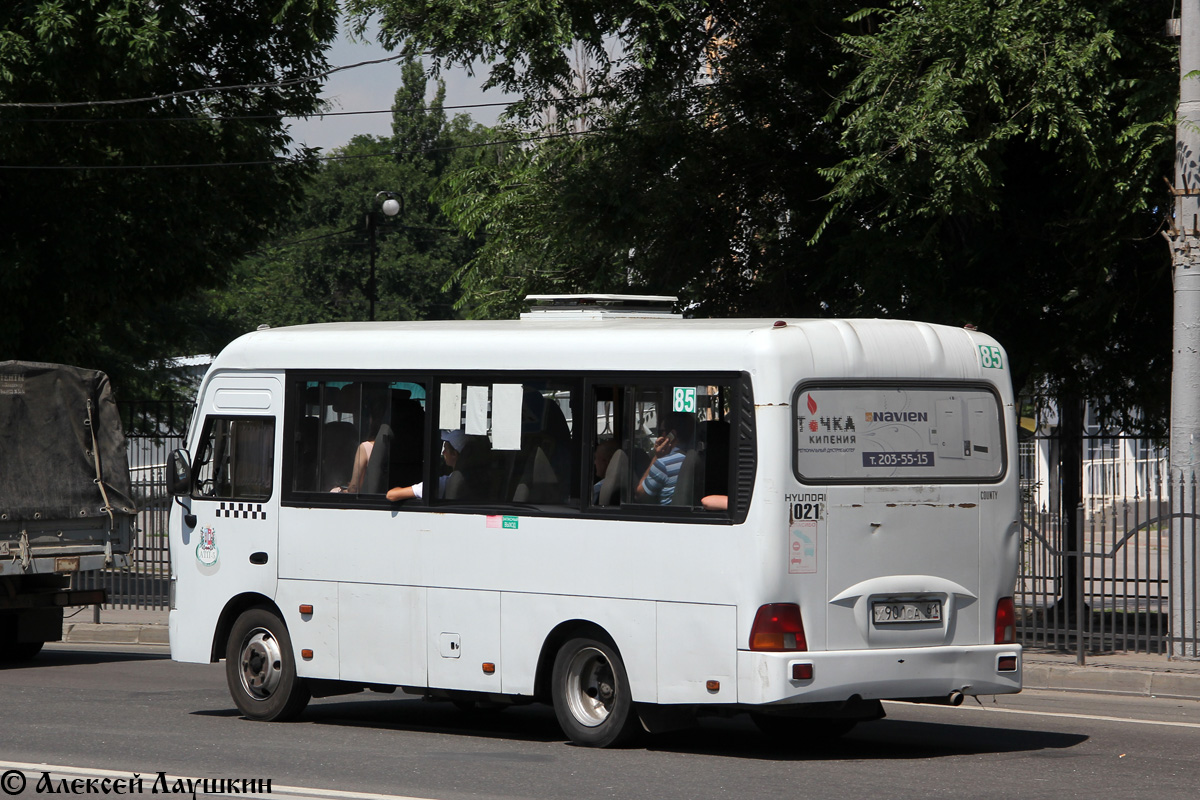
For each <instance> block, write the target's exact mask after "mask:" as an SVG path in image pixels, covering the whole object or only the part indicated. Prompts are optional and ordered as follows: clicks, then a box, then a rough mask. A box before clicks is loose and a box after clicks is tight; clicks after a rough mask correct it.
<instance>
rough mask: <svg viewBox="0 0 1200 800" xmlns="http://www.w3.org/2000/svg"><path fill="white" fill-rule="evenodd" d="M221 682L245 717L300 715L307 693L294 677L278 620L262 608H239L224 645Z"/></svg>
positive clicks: (286, 638)
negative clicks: (244, 609)
mask: <svg viewBox="0 0 1200 800" xmlns="http://www.w3.org/2000/svg"><path fill="white" fill-rule="evenodd" d="M225 680H226V682H227V683H228V684H229V693H230V694H231V695H233V702H234V703H236V704H237V707H238V710H239V711H241V712H242V713H243V714H244V715H246V716H247V717H249V718H250V719H256V720H264V721H279V722H282V721H286V720H290V719H295V718H296V717H298V716H300V712H302V711H304V708H305V706H307V705H308V700H309V697H310V695H309V692H308V687H307V686H305V684H304V681H303V679H301V678H299V677H297V676H296V657H295V654H294V653H293V652H292V640H291V637H290V636H289V635H288V630H287V626H285V625H284V624H283V620H281V619H280V618H279V617H277V616H276V615H275V614H274V613H272V612H270V611H268V610H267V609H265V608H251V609H248V610H247V611H244V612H242V615H241V616H240V617H238V618H237V622H235V623H234V624H233V630H231V631H230V633H229V641H228V643H227V645H226V648H225Z"/></svg>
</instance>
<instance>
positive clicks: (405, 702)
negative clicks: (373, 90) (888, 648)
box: [192, 695, 1088, 761]
mask: <svg viewBox="0 0 1200 800" xmlns="http://www.w3.org/2000/svg"><path fill="white" fill-rule="evenodd" d="M192 713H194V714H197V715H204V716H237V711H235V710H234V709H233V708H232V707H231V708H228V709H213V710H208V711H194V712H192ZM247 724H249V723H247ZM293 724H300V725H304V724H308V725H318V726H331V727H332V726H336V727H353V728H374V729H379V730H394V731H406V732H418V733H431V734H448V735H452V736H469V737H478V738H486V739H511V740H514V741H523V742H541V743H551V742H563V743H564V745H566V746H570V745H569V744H568V743H566V742H565V741H564V740H563V734H562V732H561V731H560V730H559V727H558V721H557V720H556V719H555V717H554V712H553V710H551V709H550V708H549V707H548V706H544V705H531V706H516V707H511V708H508V709H504V710H498V709H496V710H480V709H476V710H471V711H464V710H461V709H459V708H456V707H454V706H453V705H451V704H450V703H446V702H428V701H424V700H421V699H419V698H415V697H404V698H397V699H390V698H389V699H379V698H378V696H375V697H372V696H370V695H357V696H354V697H352V698H336V699H328V700H321V701H314V702H313V703H312V704H311V705H309V707H308V709H307V710H306V711H305V712H304V714H303V715H302V716H301V718H300V719H299V720H298V721H297V722H296V723H293ZM1087 740H1088V737H1087V736H1084V735H1080V734H1071V733H1055V732H1050V731H1039V730H1030V729H1019V728H1003V727H989V726H986V725H970V724H959V725H953V724H946V723H933V722H914V721H907V720H893V719H883V720H879V721H876V722H866V723H862V724H860V725H859V726H858V727H856V728H855V729H854V731H853V732H851V733H850V734H848V735H847V736H845V737H843V738H840V739H827V740H822V741H818V742H815V743H814V742H812V741H800V740H780V739H779V738H772V737H770V736H767V735H766V734H764V733H762V732H761V731H759V730H758V728H757V727H755V726H754V724H753V723H751V722H750V720H749V718H748V717H746V716H745V715H741V716H735V717H731V718H727V719H725V718H705V719H701V720H700V721H699V724H698V726H697V727H695V728H692V729H688V730H684V731H676V732H672V733H661V734H654V735H649V734H646V735H643V736H642V737H641V738H640V739H639V740H638V741H637V743H636V744H635V745H634V747H635V748H643V749H645V750H648V751H653V752H668V753H671V752H674V753H681V754H694V755H713V756H724V757H727V758H745V759H763V760H769V761H809V760H820V761H838V760H864V759H867V760H884V759H929V758H945V757H953V756H963V755H983V754H996V753H1024V752H1035V751H1041V750H1061V749H1065V748H1070V747H1075V746H1077V745H1079V744H1082V743H1083V742H1086V741H1087Z"/></svg>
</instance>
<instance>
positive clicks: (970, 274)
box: [825, 0, 1178, 433]
mask: <svg viewBox="0 0 1200 800" xmlns="http://www.w3.org/2000/svg"><path fill="white" fill-rule="evenodd" d="M1169 11H1170V3H1168V2H1161V3H1144V2H1134V1H1133V0H1106V1H1105V2H1095V0H1088V1H1087V2H1084V1H1083V0H988V2H983V0H936V1H935V2H929V3H921V4H912V3H906V2H896V3H893V4H892V5H891V6H889V7H888V8H886V9H879V10H871V11H866V12H863V13H862V14H860V15H859V16H860V18H861V19H863V20H864V21H866V22H868V23H870V25H869V27H870V29H869V31H868V32H867V33H864V34H861V35H845V36H843V37H842V38H841V43H842V45H843V46H844V47H845V48H846V51H847V53H848V55H849V56H850V59H849V61H848V63H847V64H846V66H845V67H844V73H845V74H846V75H848V76H850V77H851V80H850V82H849V84H848V85H847V87H846V89H845V90H844V91H843V93H842V94H841V95H840V96H839V97H838V98H837V101H836V103H835V105H834V111H835V118H836V120H837V121H838V123H839V124H840V126H841V127H842V130H843V138H842V144H843V145H844V147H845V148H846V152H847V157H846V158H845V159H844V160H843V161H842V162H841V163H840V164H838V165H837V166H835V167H833V168H831V169H826V170H825V174H826V175H827V176H829V177H830V178H831V179H832V180H833V181H834V184H833V192H832V196H833V200H834V205H833V210H832V212H831V213H832V216H833V218H835V219H846V218H850V219H854V220H857V221H859V222H860V223H861V227H862V230H861V232H860V233H858V234H857V236H856V238H857V239H858V240H859V241H862V240H867V239H869V241H870V245H871V246H873V245H874V244H875V243H880V242H881V243H882V248H881V249H882V250H883V252H884V253H885V254H886V258H887V261H888V265H887V268H883V265H882V264H881V263H880V262H879V261H878V260H877V259H872V260H873V261H874V262H875V264H877V265H878V266H873V268H871V269H866V270H863V272H862V275H861V278H860V282H861V285H862V289H863V292H864V294H866V295H869V296H871V297H873V298H875V299H876V301H877V302H879V303H881V304H882V305H884V306H886V307H887V308H888V309H889V310H890V311H893V312H895V313H899V314H904V315H908V316H913V317H919V318H925V319H931V320H937V321H943V322H949V323H952V324H963V323H974V324H977V325H978V326H979V327H980V328H982V329H984V330H987V331H988V332H990V333H993V334H994V335H996V336H997V338H999V339H1000V341H1001V342H1003V343H1004V344H1005V345H1006V346H1007V347H1008V350H1009V352H1010V355H1011V357H1012V360H1013V366H1014V374H1015V375H1016V376H1017V377H1018V382H1019V384H1020V383H1023V382H1025V381H1026V380H1028V381H1032V382H1037V383H1038V384H1039V385H1043V386H1045V388H1048V389H1050V390H1051V391H1053V392H1054V393H1055V394H1057V395H1059V396H1060V397H1075V398H1079V397H1093V398H1096V399H1098V400H1099V401H1101V402H1102V403H1103V404H1104V405H1106V406H1107V408H1109V409H1111V410H1114V411H1118V412H1120V411H1127V410H1130V409H1141V410H1144V411H1146V412H1148V421H1147V425H1148V426H1149V428H1148V429H1149V430H1150V432H1153V433H1161V430H1162V423H1163V422H1164V421H1165V416H1166V415H1165V413H1164V412H1165V408H1166V397H1167V392H1168V390H1169V379H1170V351H1171V344H1170V337H1171V334H1170V325H1171V320H1170V302H1169V300H1170V296H1171V285H1170V258H1169V254H1168V250H1167V248H1166V247H1165V246H1164V245H1163V244H1162V242H1161V241H1160V239H1159V237H1158V236H1157V235H1156V233H1157V231H1158V229H1159V228H1160V226H1161V225H1162V222H1163V220H1164V215H1165V213H1166V212H1167V211H1168V209H1169V203H1168V201H1167V194H1166V192H1165V191H1164V186H1165V184H1164V182H1163V179H1164V178H1167V177H1168V176H1169V175H1171V174H1172V167H1171V159H1172V141H1173V131H1174V106H1175V101H1176V98H1177V93H1178V89H1177V86H1178V84H1177V77H1176V76H1177V75H1178V68H1177V66H1176V61H1175V59H1176V44H1175V42H1174V41H1173V40H1169V39H1167V38H1165V37H1164V36H1163V35H1162V28H1163V20H1164V19H1165V18H1166V17H1167V16H1168V12H1169ZM825 235H828V233H826V234H825ZM1127 423H1129V424H1136V421H1130V420H1127Z"/></svg>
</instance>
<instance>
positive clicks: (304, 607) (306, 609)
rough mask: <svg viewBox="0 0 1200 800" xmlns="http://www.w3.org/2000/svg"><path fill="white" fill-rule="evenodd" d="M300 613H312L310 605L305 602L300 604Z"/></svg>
mask: <svg viewBox="0 0 1200 800" xmlns="http://www.w3.org/2000/svg"><path fill="white" fill-rule="evenodd" d="M300 613H301V614H311V613H312V606H310V605H308V604H307V603H305V604H303V605H301V606H300Z"/></svg>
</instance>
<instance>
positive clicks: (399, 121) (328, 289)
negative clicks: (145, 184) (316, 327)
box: [207, 59, 490, 350]
mask: <svg viewBox="0 0 1200 800" xmlns="http://www.w3.org/2000/svg"><path fill="white" fill-rule="evenodd" d="M427 83H428V82H427V80H426V77H425V74H424V70H423V69H422V67H421V64H420V62H418V61H416V60H415V59H408V60H406V61H405V62H404V63H403V64H402V65H401V86H400V88H399V89H397V91H396V95H395V101H394V104H393V114H392V130H393V134H392V135H391V136H356V137H354V138H353V139H352V140H351V141H350V143H349V144H347V145H346V146H345V147H341V148H336V149H335V150H334V151H332V153H331V154H330V160H329V161H327V162H326V163H325V164H323V165H322V167H321V168H320V169H319V170H318V172H317V173H316V175H315V176H314V178H313V180H312V182H311V183H310V184H309V185H308V186H307V187H306V189H305V192H304V195H303V198H302V199H301V200H300V201H299V202H298V203H297V207H296V209H295V211H294V212H293V213H291V214H289V215H288V216H286V217H284V218H281V220H280V221H279V224H278V225H277V226H276V227H275V229H274V231H273V233H272V237H271V239H270V241H269V242H267V243H266V244H264V245H263V246H262V247H260V248H259V249H258V250H256V251H255V252H254V253H252V254H250V255H248V256H246V257H245V258H244V259H242V260H241V261H239V263H238V264H237V266H236V267H235V269H234V273H233V276H232V279H231V281H230V282H229V283H228V285H226V286H224V287H222V288H220V289H218V290H214V291H213V292H212V293H211V294H210V316H211V318H212V319H213V320H215V321H216V322H217V325H216V326H215V327H214V328H213V329H212V330H211V331H209V344H208V345H207V348H208V349H214V350H215V349H219V348H220V347H221V346H223V345H224V344H225V343H226V342H227V341H228V340H229V339H231V338H233V337H234V336H236V335H238V334H240V333H244V332H245V331H247V330H253V329H254V328H255V327H257V326H258V325H260V324H269V325H272V326H278V325H291V324H301V323H310V322H331V321H347V320H365V319H367V318H368V306H369V300H368V298H369V294H368V291H369V286H368V276H369V271H370V270H369V259H370V237H369V227H368V224H369V223H368V215H373V217H374V224H375V239H376V246H377V256H376V275H377V278H376V284H377V289H376V307H375V318H376V319H381V320H383V319H398V320H410V319H445V318H449V317H451V316H453V315H454V313H455V312H454V308H453V306H454V301H455V300H456V296H455V295H453V294H448V293H447V292H445V291H444V290H443V286H444V285H445V284H446V282H447V281H448V280H449V279H450V277H451V275H452V274H453V273H454V271H455V270H456V269H458V268H459V267H461V265H462V264H464V263H465V262H467V261H468V260H469V258H470V257H471V253H472V251H473V249H474V247H475V245H474V244H473V243H472V242H470V241H468V240H467V239H466V238H465V237H464V236H462V235H461V234H460V233H458V231H457V230H456V229H454V228H452V227H451V226H450V223H449V222H448V221H447V220H446V218H445V217H444V215H443V214H442V212H441V210H440V208H439V206H438V205H437V204H436V203H435V202H433V201H432V200H431V199H430V196H431V194H432V193H433V192H434V190H435V187H436V186H437V185H438V183H439V182H440V181H441V180H442V179H443V176H444V175H445V174H447V172H448V171H452V170H454V169H456V168H458V167H459V165H462V164H464V163H466V162H468V161H469V162H471V163H474V162H475V161H477V160H478V159H479V158H480V157H481V152H486V148H482V149H481V148H478V147H476V146H475V145H478V144H480V143H482V142H485V141H486V140H487V137H488V136H489V135H490V132H489V131H488V130H487V129H486V128H483V127H481V126H478V125H474V124H473V123H472V122H471V121H470V118H469V117H467V116H466V115H461V114H460V115H456V116H455V117H454V118H452V119H448V118H447V116H446V113H445V110H444V109H443V105H444V103H445V85H444V84H443V83H442V82H441V81H438V82H437V83H436V84H435V87H434V91H433V96H432V99H431V100H429V101H426V91H427ZM379 192H393V193H395V194H396V196H397V197H398V198H399V199H400V200H401V201H402V203H403V210H402V212H401V213H400V214H399V215H397V216H396V217H394V218H391V217H386V216H384V215H383V214H382V213H381V212H380V198H378V197H377V194H378V193H379Z"/></svg>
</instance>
